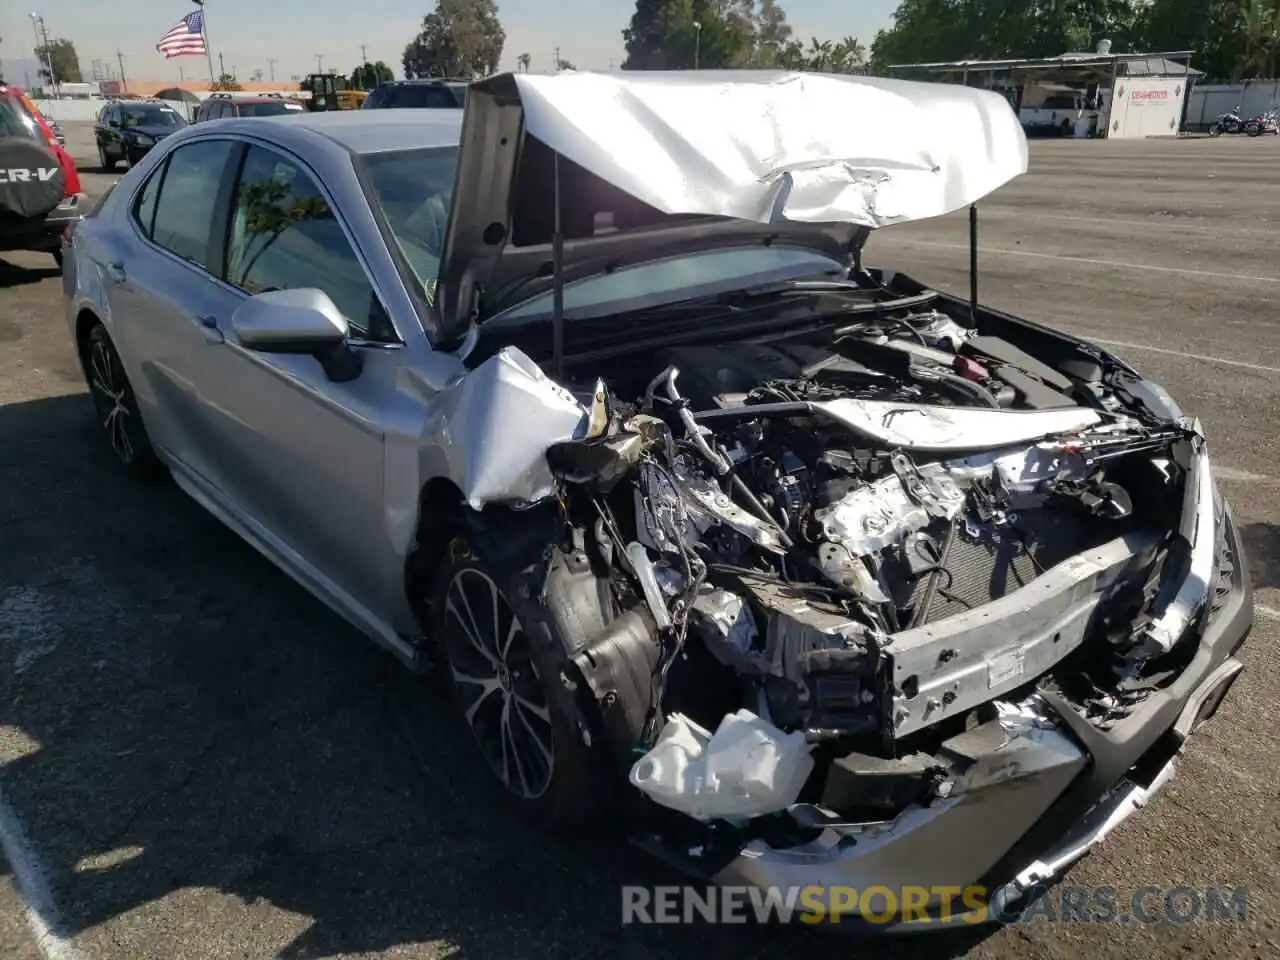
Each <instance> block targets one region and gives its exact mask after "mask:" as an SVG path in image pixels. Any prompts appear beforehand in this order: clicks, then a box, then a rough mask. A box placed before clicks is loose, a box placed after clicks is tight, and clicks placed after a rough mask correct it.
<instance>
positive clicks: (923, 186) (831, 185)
mask: <svg viewBox="0 0 1280 960" xmlns="http://www.w3.org/2000/svg"><path fill="white" fill-rule="evenodd" d="M515 83H516V86H517V88H518V89H519V91H520V100H521V102H522V104H523V106H524V113H525V129H526V130H527V132H529V133H530V134H532V135H533V136H535V137H537V138H538V139H540V140H542V141H543V142H545V143H546V144H548V145H549V146H550V147H552V148H553V149H554V150H556V151H557V152H559V153H561V154H562V155H564V156H566V157H568V158H569V159H570V160H573V161H574V162H575V163H578V164H580V165H581V166H582V167H584V168H586V169H587V170H589V171H591V172H592V173H594V174H595V175H596V176H599V177H601V178H602V179H604V180H607V181H608V182H610V183H612V184H614V185H615V186H617V187H619V188H620V189H622V190H625V191H626V192H627V193H630V194H632V195H633V196H635V197H637V198H638V199H640V200H643V201H644V202H645V203H648V204H649V205H650V206H653V207H655V208H657V209H659V210H662V211H664V212H667V213H673V214H703V215H708V216H721V217H733V218H735V219H740V220H752V221H757V222H761V223H772V222H777V221H779V220H791V221H800V222H805V223H824V222H825V223H830V222H845V223H855V224H859V225H862V226H867V227H880V226H884V225H885V224H889V223H899V222H903V221H908V220H919V219H922V218H925V217H935V216H941V215H943V214H946V213H950V212H952V211H954V210H959V209H961V208H962V207H965V206H968V205H969V204H971V203H973V202H975V201H977V200H979V199H981V198H982V197H984V196H986V195H987V194H989V193H991V192H992V191H993V190H995V189H997V188H998V187H1000V186H1002V185H1003V184H1005V183H1007V182H1008V181H1010V180H1012V179H1013V178H1014V177H1017V176H1019V175H1020V174H1022V173H1025V172H1026V170H1027V141H1026V137H1025V135H1024V134H1023V131H1022V126H1021V124H1020V123H1019V122H1018V118H1017V116H1016V115H1015V114H1014V112H1013V109H1012V108H1011V107H1010V106H1009V103H1008V101H1006V100H1005V99H1004V97H1002V96H1001V95H1000V94H997V93H992V92H990V91H985V90H976V89H972V88H969V87H963V86H956V85H950V84H933V83H915V82H911V81H905V80H889V79H882V78H878V77H851V76H843V75H834V74H804V73H791V72H784V71H771V70H749V71H711V70H708V71H679V72H647V71H646V72H636V73H587V72H583V73H578V72H572V71H571V72H566V73H560V74H554V75H550V76H540V75H535V74H519V75H517V76H516V77H515Z"/></svg>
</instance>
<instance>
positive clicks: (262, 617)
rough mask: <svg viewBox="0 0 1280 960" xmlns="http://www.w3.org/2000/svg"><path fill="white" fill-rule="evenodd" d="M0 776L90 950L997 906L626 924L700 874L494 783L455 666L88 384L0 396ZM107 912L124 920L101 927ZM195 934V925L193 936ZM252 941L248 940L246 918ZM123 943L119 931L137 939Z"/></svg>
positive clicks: (922, 942) (657, 944) (307, 943)
mask: <svg viewBox="0 0 1280 960" xmlns="http://www.w3.org/2000/svg"><path fill="white" fill-rule="evenodd" d="M0 480H2V481H3V483H4V485H5V489H6V491H7V495H6V497H5V498H4V499H3V500H2V501H0V531H3V533H4V541H5V546H6V549H5V550H4V551H3V552H0V655H3V656H5V657H7V658H8V659H9V662H10V664H12V667H13V668H12V669H11V670H5V671H0V676H3V680H0V683H2V684H3V686H0V728H3V729H4V731H5V737H4V739H3V741H2V743H3V744H5V746H3V749H4V756H3V761H4V764H3V767H2V768H0V790H3V794H4V797H5V799H6V800H7V802H8V803H9V805H10V806H11V807H12V808H13V810H14V811H15V812H16V813H17V815H18V817H19V818H20V819H21V820H22V821H23V823H24V825H25V828H26V832H27V833H28V835H29V839H30V841H31V843H32V844H33V845H34V847H35V848H36V849H37V850H38V851H39V855H40V857H41V859H42V860H43V861H44V863H43V866H44V868H45V872H46V873H47V875H48V879H49V882H50V885H51V887H52V891H53V899H54V900H55V901H56V903H57V904H58V907H59V910H60V913H61V916H60V917H59V918H48V919H53V920H55V921H56V924H57V925H58V926H60V927H61V928H62V929H61V930H60V931H59V932H61V933H62V934H64V935H67V936H77V935H81V934H83V939H84V940H86V941H87V942H88V943H89V944H90V945H91V946H95V947H96V949H94V950H93V953H92V955H96V956H100V957H110V956H112V955H124V950H123V948H122V947H121V946H120V945H121V944H130V945H131V946H130V947H129V948H128V952H129V953H130V954H131V955H133V956H173V955H176V954H178V953H181V952H183V948H182V947H181V946H180V945H178V944H175V943H174V942H173V938H175V937H182V938H184V941H185V942H186V943H188V945H189V944H190V943H201V944H202V946H201V947H200V948H199V952H200V953H203V954H205V955H214V954H218V955H222V954H226V955H231V954H235V955H252V956H265V955H269V954H271V955H277V956H281V957H285V958H299V960H300V958H303V957H315V956H332V955H335V954H342V955H350V954H360V955H367V954H370V953H375V952H377V951H380V950H386V949H391V948H394V947H399V946H402V945H411V946H409V947H408V948H407V949H408V950H409V951H410V953H412V952H413V950H414V948H413V946H412V945H424V946H423V947H420V948H419V949H422V950H423V952H424V953H426V952H428V948H427V947H426V946H425V945H426V944H434V945H435V946H434V947H433V948H431V953H432V955H437V954H438V952H439V951H440V949H441V947H444V946H446V945H448V946H452V947H453V949H454V950H456V952H455V953H453V954H452V955H453V956H457V957H544V956H545V957H557V958H564V957H575V956H583V957H587V956H590V957H596V956H600V955H610V954H612V955H616V956H626V957H637V958H639V957H642V956H643V957H645V958H646V960H652V958H654V957H686V956H693V955H697V956H699V957H703V958H714V957H735V958H742V957H763V956H776V955H788V954H789V955H796V954H798V953H801V952H802V953H803V955H804V956H805V957H806V958H813V960H822V958H826V957H831V958H836V957H839V958H841V960H848V958H849V957H851V956H855V957H856V956H875V957H877V958H879V957H897V956H922V957H923V956H929V957H948V956H953V955H958V954H960V953H963V952H965V951H966V950H968V949H969V948H971V947H972V946H974V945H975V944H976V943H977V942H978V941H979V940H981V939H982V938H983V937H984V936H985V935H986V933H987V932H986V931H980V930H976V929H969V930H965V931H960V932H958V933H938V934H930V935H927V936H924V937H915V938H911V939H909V940H900V941H894V942H891V943H890V942H883V941H879V940H877V941H876V942H873V943H868V942H867V941H865V940H863V939H858V940H853V941H851V940H850V939H849V938H848V937H845V936H839V935H830V934H823V933H820V932H817V931H814V930H812V929H809V928H797V927H791V928H787V929H777V928H769V929H763V928H758V927H754V926H750V927H738V926H723V925H722V926H718V927H710V926H706V925H702V926H686V925H671V926H666V925H633V926H625V927H624V926H623V925H622V923H621V916H622V893H621V888H622V887H623V886H624V885H626V884H642V885H649V886H653V885H671V884H677V883H681V882H682V878H681V877H679V876H678V875H675V874H673V873H670V872H668V871H667V869H666V868H665V867H663V866H662V865H660V864H658V863H657V862H655V861H652V860H650V859H648V858H646V857H644V856H643V855H641V854H640V853H639V852H637V851H635V850H634V849H633V848H631V847H629V846H627V845H625V844H623V843H622V842H621V841H620V840H618V839H617V838H615V837H612V836H608V835H603V836H602V835H593V836H580V837H569V838H558V837H553V836H551V835H549V834H548V833H546V832H542V831H539V830H538V829H536V828H534V827H531V826H530V825H529V824H527V823H526V822H525V821H523V820H522V819H521V818H520V817H519V816H518V815H517V814H516V813H515V812H514V811H512V810H511V809H509V808H508V807H507V806H506V805H505V804H503V803H502V802H500V801H499V800H498V799H497V794H496V793H495V791H494V789H493V788H492V787H491V785H490V783H489V781H488V779H487V777H488V775H487V773H485V772H484V771H483V770H482V769H481V764H480V762H479V761H478V758H477V757H476V756H475V755H474V754H473V752H472V749H471V746H470V744H469V742H468V741H467V740H466V739H465V734H462V733H461V731H460V730H459V728H458V726H457V724H456V723H455V722H454V721H453V720H452V715H451V714H450V713H449V712H448V711H447V709H446V707H445V705H444V703H443V702H442V699H441V697H440V695H439V694H438V693H437V688H436V686H435V685H434V684H433V683H432V682H431V681H430V680H428V679H423V678H416V677H413V676H410V675H408V674H407V673H406V672H405V671H404V670H403V668H401V667H400V666H399V664H398V663H396V662H394V661H393V660H392V659H391V658H390V657H389V656H387V655H385V654H383V653H381V652H380V651H379V650H377V649H376V648H375V647H374V646H373V645H372V644H371V643H369V642H368V641H366V640H365V639H364V638H363V637H361V636H359V635H358V634H357V633H356V632H355V631H354V630H352V629H350V628H348V627H346V626H345V625H344V624H343V623H342V622H341V621H340V620H338V619H337V618H336V617H335V616H334V615H332V614H331V613H329V612H328V611H327V610H326V608H324V607H323V606H322V605H321V604H320V603H319V602H317V601H316V600H314V599H313V598H312V597H310V596H309V595H308V594H306V593H305V592H304V591H303V590H302V589H300V588H299V587H297V586H295V585H294V584H293V583H292V581H290V580H289V579H287V578H286V577H285V576H284V575H283V574H281V573H279V572H278V571H276V569H275V568H274V567H272V566H271V565H270V564H269V563H268V562H267V561H266V560H264V559H262V558H261V557H260V556H259V555H258V554H257V553H255V552H254V551H253V550H252V549H250V548H249V547H247V546H246V545H244V544H243V543H242V542H241V541H240V540H238V539H237V538H236V536H235V535H233V534H232V533H230V532H229V531H227V530H226V529H225V528H223V527H222V526H221V525H220V524H219V523H218V522H217V521H216V520H214V519H213V518H212V517H211V516H209V515H208V514H207V513H205V512H204V511H203V510H202V509H201V508H200V507H199V506H197V505H196V504H195V503H194V502H193V501H191V500H190V499H189V498H188V497H186V496H185V495H184V494H183V493H182V492H181V491H179V490H178V488H177V487H176V485H175V484H174V483H173V482H172V481H170V480H167V479H163V480H160V481H157V482H154V483H151V484H147V485H138V484H137V483H135V482H133V481H130V480H127V479H126V478H125V477H124V476H123V475H122V473H121V472H120V471H119V470H118V469H116V466H115V464H114V462H113V461H112V460H111V458H110V456H109V454H108V453H107V450H106V447H105V444H104V443H103V442H102V439H101V437H99V436H98V430H97V426H96V424H95V423H94V422H93V419H92V416H91V413H90V406H89V403H88V399H87V397H85V396H84V395H80V396H75V397H63V398H59V399H54V400H45V401H36V402H31V403H25V404H15V405H10V406H5V407H0ZM104 925H105V930H104ZM187 938H190V939H189V940H188V939H187ZM237 938H240V939H237ZM115 951H121V952H120V953H119V954H115Z"/></svg>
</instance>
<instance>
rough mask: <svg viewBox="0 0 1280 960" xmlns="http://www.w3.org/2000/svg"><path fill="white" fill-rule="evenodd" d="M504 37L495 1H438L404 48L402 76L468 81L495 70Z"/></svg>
mask: <svg viewBox="0 0 1280 960" xmlns="http://www.w3.org/2000/svg"><path fill="white" fill-rule="evenodd" d="M506 42H507V34H506V31H504V30H503V29H502V23H501V21H500V20H499V19H498V6H497V4H496V3H495V2H494V0H437V3H436V8H435V9H434V10H432V11H431V12H430V13H429V14H427V15H426V16H425V17H423V18H422V30H421V31H420V32H419V33H418V35H417V36H416V37H414V38H413V40H411V41H410V42H409V43H408V45H407V46H406V47H405V48H404V57H403V61H402V62H403V64H404V75H405V76H406V77H408V78H409V79H413V78H415V77H461V78H465V79H470V78H472V77H477V76H485V75H487V74H491V73H493V72H495V71H496V70H497V69H498V61H499V60H501V59H502V48H503V46H505V45H506Z"/></svg>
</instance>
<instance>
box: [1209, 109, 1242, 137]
mask: <svg viewBox="0 0 1280 960" xmlns="http://www.w3.org/2000/svg"><path fill="white" fill-rule="evenodd" d="M1243 129H1244V121H1242V120H1241V119H1240V108H1239V107H1236V108H1235V109H1234V110H1228V111H1227V112H1226V113H1224V114H1222V115H1221V116H1220V117H1218V119H1217V120H1215V121H1214V122H1213V126H1211V127H1210V128H1209V136H1211V137H1220V136H1222V135H1223V134H1224V133H1240V132H1241V130H1243Z"/></svg>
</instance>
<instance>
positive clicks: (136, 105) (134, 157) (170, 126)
mask: <svg viewBox="0 0 1280 960" xmlns="http://www.w3.org/2000/svg"><path fill="white" fill-rule="evenodd" d="M185 126H187V119H186V117H184V116H182V114H180V113H179V112H178V110H177V109H175V107H174V105H173V104H172V103H170V102H169V101H167V100H119V101H116V102H113V103H109V104H107V105H106V106H105V107H103V108H102V112H101V113H100V114H98V120H97V122H96V123H95V124H94V125H93V135H94V139H96V140H97V141H98V166H99V167H101V168H102V169H103V170H114V169H115V166H116V164H117V163H119V162H120V161H122V160H123V161H124V162H125V163H127V164H129V165H130V166H132V165H133V164H135V163H137V162H138V161H139V160H141V159H142V158H143V157H144V156H146V154H147V151H148V150H150V149H151V148H152V147H154V146H155V145H156V144H157V143H158V142H159V141H161V140H163V139H164V138H165V137H167V136H169V134H171V133H177V132H178V131H179V130H181V129H182V128H183V127H185Z"/></svg>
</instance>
